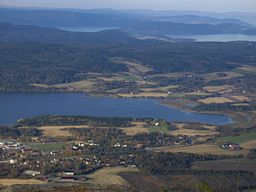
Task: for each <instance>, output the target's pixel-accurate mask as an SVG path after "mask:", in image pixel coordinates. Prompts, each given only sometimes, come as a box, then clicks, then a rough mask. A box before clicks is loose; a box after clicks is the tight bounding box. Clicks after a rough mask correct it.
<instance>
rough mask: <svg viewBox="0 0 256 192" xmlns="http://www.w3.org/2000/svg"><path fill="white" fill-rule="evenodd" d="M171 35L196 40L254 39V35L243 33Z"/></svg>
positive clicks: (227, 40) (255, 38)
mask: <svg viewBox="0 0 256 192" xmlns="http://www.w3.org/2000/svg"><path fill="white" fill-rule="evenodd" d="M171 37H175V38H189V39H195V40H196V41H198V42H229V41H256V36H255V35H243V34H219V35H185V36H171Z"/></svg>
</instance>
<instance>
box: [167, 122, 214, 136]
mask: <svg viewBox="0 0 256 192" xmlns="http://www.w3.org/2000/svg"><path fill="white" fill-rule="evenodd" d="M175 126H176V127H177V128H178V130H174V131H171V134H172V135H187V136H197V135H198V136H208V135H217V134H218V132H216V131H215V128H216V127H215V126H206V125H205V126H203V127H205V128H207V129H208V130H196V129H188V128H185V127H184V126H185V124H175Z"/></svg>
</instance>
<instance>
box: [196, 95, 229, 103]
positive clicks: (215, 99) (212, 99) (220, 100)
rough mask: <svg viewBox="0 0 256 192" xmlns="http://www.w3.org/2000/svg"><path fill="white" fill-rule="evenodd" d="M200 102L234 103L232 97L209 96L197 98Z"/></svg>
mask: <svg viewBox="0 0 256 192" xmlns="http://www.w3.org/2000/svg"><path fill="white" fill-rule="evenodd" d="M197 101H198V102H200V103H203V104H210V103H233V101H232V100H231V99H228V98H226V97H208V98H205V99H199V100H197Z"/></svg>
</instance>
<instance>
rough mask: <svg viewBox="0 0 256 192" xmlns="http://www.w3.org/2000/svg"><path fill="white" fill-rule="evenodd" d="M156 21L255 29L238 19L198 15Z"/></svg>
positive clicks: (167, 17)
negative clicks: (238, 26)
mask: <svg viewBox="0 0 256 192" xmlns="http://www.w3.org/2000/svg"><path fill="white" fill-rule="evenodd" d="M155 21H159V22H168V21H169V22H174V23H184V24H210V25H219V24H224V23H227V24H236V25H241V26H245V27H253V26H252V25H250V24H248V23H245V22H242V21H240V20H238V19H218V18H213V17H203V16H198V15H179V16H161V17H157V18H156V19H155Z"/></svg>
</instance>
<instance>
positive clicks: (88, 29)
mask: <svg viewBox="0 0 256 192" xmlns="http://www.w3.org/2000/svg"><path fill="white" fill-rule="evenodd" d="M59 29H61V30H64V31H71V32H99V31H104V30H115V29H118V27H60V28H59Z"/></svg>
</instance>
